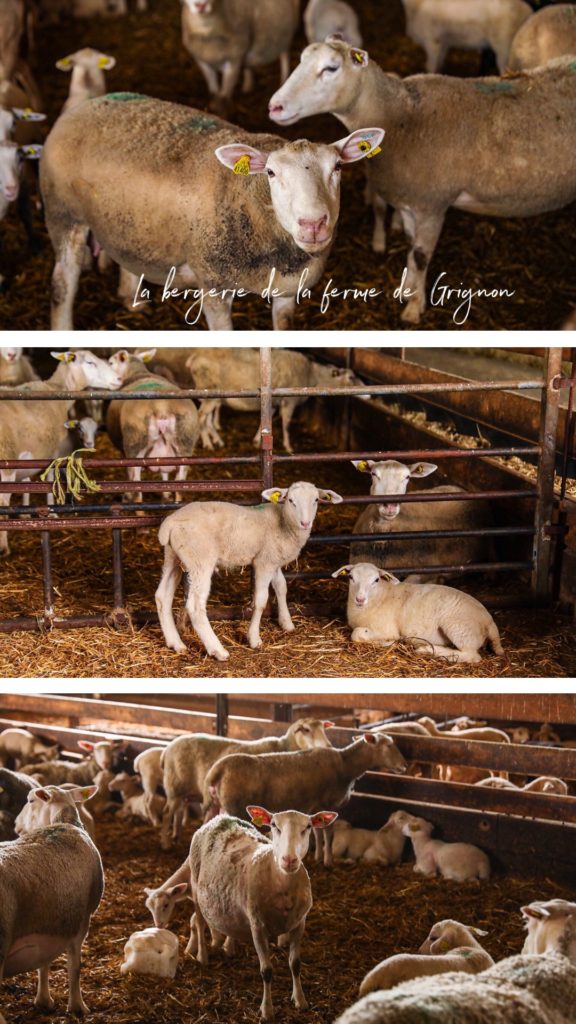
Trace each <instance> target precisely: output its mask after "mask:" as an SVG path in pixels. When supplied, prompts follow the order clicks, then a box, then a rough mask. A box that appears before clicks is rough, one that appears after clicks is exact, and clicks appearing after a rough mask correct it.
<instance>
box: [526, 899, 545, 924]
mask: <svg viewBox="0 0 576 1024" xmlns="http://www.w3.org/2000/svg"><path fill="white" fill-rule="evenodd" d="M520 910H521V912H522V913H523V914H524V917H535V918H536V920H537V921H541V920H542V919H543V918H546V917H550V911H549V910H547V909H546V907H543V906H541V905H540V904H539V903H529V904H528V906H527V907H521V908H520Z"/></svg>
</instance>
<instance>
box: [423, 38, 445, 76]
mask: <svg viewBox="0 0 576 1024" xmlns="http://www.w3.org/2000/svg"><path fill="white" fill-rule="evenodd" d="M425 50H426V71H427V72H428V73H429V74H432V75H433V74H435V73H436V72H438V71H440V68H441V67H442V65H443V63H444V60H445V57H446V46H445V45H444V43H443V42H442V41H441V40H440V39H429V40H427V42H426V46H425Z"/></svg>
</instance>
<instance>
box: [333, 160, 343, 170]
mask: <svg viewBox="0 0 576 1024" xmlns="http://www.w3.org/2000/svg"><path fill="white" fill-rule="evenodd" d="M334 170H335V171H341V170H342V161H341V160H337V161H336V163H335V165H334Z"/></svg>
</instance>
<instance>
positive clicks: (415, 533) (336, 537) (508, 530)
mask: <svg viewBox="0 0 576 1024" xmlns="http://www.w3.org/2000/svg"><path fill="white" fill-rule="evenodd" d="M534 533H535V528H534V527H533V526H486V527H481V528H480V527H479V528H478V529H476V530H398V531H397V532H394V533H390V532H389V533H326V534H318V533H315V534H313V535H312V537H310V538H309V539H308V541H307V543H308V544H343V543H344V542H347V543H353V542H354V543H355V542H356V541H377V540H394V541H397V540H410V539H415V540H422V539H424V540H427V539H428V538H430V537H509V536H511V535H514V536H516V535H518V534H522V535H524V534H525V535H528V536H531V537H532V536H533V535H534Z"/></svg>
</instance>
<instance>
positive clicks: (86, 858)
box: [0, 787, 104, 1020]
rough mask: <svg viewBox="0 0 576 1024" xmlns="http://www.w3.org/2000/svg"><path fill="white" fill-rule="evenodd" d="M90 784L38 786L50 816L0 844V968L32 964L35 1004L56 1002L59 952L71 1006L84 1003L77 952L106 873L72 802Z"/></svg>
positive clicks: (0, 972)
mask: <svg viewBox="0 0 576 1024" xmlns="http://www.w3.org/2000/svg"><path fill="white" fill-rule="evenodd" d="M93 790H94V787H88V789H76V790H68V791H60V792H59V793H58V795H57V796H56V795H50V794H48V793H47V792H46V791H45V790H42V789H38V790H35V793H36V797H37V799H38V801H45V802H46V803H47V804H48V808H49V824H48V825H47V826H46V827H43V828H40V829H35V830H34V831H33V832H30V833H28V834H26V835H23V836H20V838H19V839H16V840H15V841H14V842H12V843H2V844H1V845H0V936H1V938H0V976H2V977H4V978H9V977H12V976H14V975H16V974H22V973H25V972H27V971H36V970H37V971H38V989H37V994H36V998H35V1000H34V1004H35V1006H38V1007H40V1008H42V1009H44V1010H51V1009H52V1008H53V1006H54V1000H53V999H52V996H51V995H50V987H49V971H50V966H51V964H52V961H53V960H55V959H56V957H58V956H60V955H61V954H62V953H66V956H67V960H68V986H69V996H68V1013H86V1012H87V1009H88V1008H87V1006H86V1004H85V1003H84V1000H83V998H82V992H81V989H80V957H81V949H82V943H83V942H84V939H85V938H86V935H87V933H88V928H89V926H90V918H91V916H92V914H93V913H94V911H95V910H96V908H97V907H98V904H99V903H100V899H101V897H102V893H103V890H104V873H103V870H102V862H101V860H100V855H99V853H98V850H97V849H96V847H95V846H94V843H93V842H92V840H91V839H90V838H89V836H88V835H87V834H86V832H85V831H84V829H83V827H82V825H81V822H80V819H79V817H78V813H77V810H76V804H77V803H82V802H83V801H85V800H87V799H89V798H90V796H91V795H92V791H93ZM2 1020H4V1018H3V1017H2Z"/></svg>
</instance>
